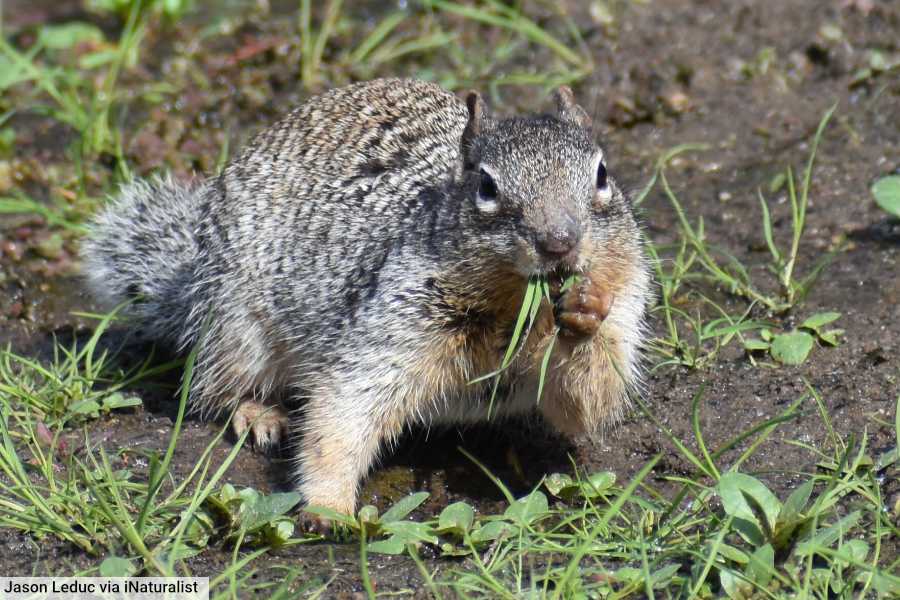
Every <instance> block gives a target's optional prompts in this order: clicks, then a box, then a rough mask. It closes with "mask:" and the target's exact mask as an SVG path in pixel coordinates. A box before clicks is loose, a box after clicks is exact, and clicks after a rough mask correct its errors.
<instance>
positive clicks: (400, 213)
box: [82, 79, 467, 349]
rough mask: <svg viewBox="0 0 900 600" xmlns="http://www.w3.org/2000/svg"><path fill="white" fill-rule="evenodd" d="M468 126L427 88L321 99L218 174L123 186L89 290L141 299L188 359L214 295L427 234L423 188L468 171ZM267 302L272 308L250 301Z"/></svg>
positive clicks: (357, 261)
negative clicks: (464, 164) (413, 232)
mask: <svg viewBox="0 0 900 600" xmlns="http://www.w3.org/2000/svg"><path fill="white" fill-rule="evenodd" d="M466 121H467V112H466V108H465V106H464V105H463V104H462V102H461V101H460V100H459V99H458V98H456V96H454V95H453V94H452V93H450V92H448V91H446V90H444V89H442V88H440V87H439V86H437V85H435V84H433V83H428V82H423V81H417V80H408V79H379V80H374V81H370V82H364V83H358V84H354V85H350V86H347V87H344V88H338V89H334V90H331V91H329V92H326V93H324V94H322V95H320V96H316V97H313V98H311V99H309V100H308V101H307V102H305V103H304V104H302V105H301V106H299V107H298V108H296V109H294V110H293V111H291V112H290V113H288V114H287V115H286V116H285V117H284V118H282V119H281V120H280V121H279V122H277V123H276V124H274V125H273V126H271V127H269V128H267V129H265V130H264V131H262V132H260V133H258V134H257V135H256V136H255V137H253V138H252V139H251V141H250V142H249V144H248V145H247V147H246V148H245V149H244V150H243V151H242V152H241V153H240V154H239V155H238V156H237V157H235V158H234V159H232V160H231V161H230V162H229V164H228V165H227V166H226V168H225V169H224V171H223V172H222V174H221V175H219V176H218V177H214V178H211V179H209V180H208V181H206V182H204V183H203V184H199V185H184V184H180V183H176V182H174V181H173V180H172V179H171V178H157V179H152V180H150V181H147V182H145V181H140V180H135V181H133V182H131V183H129V184H126V185H125V186H123V188H122V189H121V190H120V192H119V196H118V198H117V200H116V201H115V202H113V203H112V204H111V205H110V206H109V207H107V209H106V210H104V211H103V212H101V214H100V215H99V216H98V217H97V218H96V219H95V221H94V223H93V225H92V229H91V232H90V234H89V235H88V237H87V240H86V242H85V244H84V247H83V250H82V254H83V257H84V262H85V269H84V270H85V273H86V276H87V278H88V281H89V285H90V287H91V288H92V291H93V292H94V295H95V297H97V298H99V299H101V300H104V301H105V303H106V304H107V305H108V306H110V307H111V306H114V305H116V304H118V303H120V302H123V301H126V300H129V299H134V300H135V302H134V304H133V305H132V306H130V307H129V309H128V311H129V312H130V313H131V314H132V315H133V316H135V317H137V319H138V321H139V323H140V325H142V326H143V328H144V330H145V332H146V333H147V334H148V336H149V337H151V338H156V339H162V340H165V341H168V342H170V343H173V344H174V345H175V346H176V347H178V348H180V349H184V348H185V347H188V346H190V345H191V344H193V343H194V342H195V341H196V336H197V334H198V327H199V325H198V323H199V322H201V321H202V319H203V315H202V314H199V311H202V310H204V309H208V308H209V307H208V306H206V303H205V301H204V299H203V298H204V297H205V296H209V295H210V294H216V295H219V296H227V295H229V290H228V289H223V288H229V289H241V288H244V287H245V286H247V285H250V284H251V283H253V282H254V281H257V278H258V277H260V276H262V277H269V278H270V280H273V281H275V280H278V279H279V278H281V277H285V276H289V277H291V278H292V279H294V280H302V279H306V278H313V277H314V278H318V277H320V276H321V274H322V273H323V272H335V271H337V272H340V271H343V272H344V273H345V275H347V274H348V273H349V272H351V271H354V270H356V271H365V270H366V269H365V266H366V262H367V261H376V262H377V260H378V256H379V254H383V253H384V251H385V249H386V248H387V246H389V245H390V241H391V239H392V238H395V237H397V236H398V235H401V234H402V231H403V230H404V229H410V228H414V227H415V226H416V222H415V221H416V219H418V218H420V217H421V212H420V211H419V210H417V208H419V205H420V204H421V202H422V195H423V192H424V191H425V190H429V189H434V187H435V185H440V182H441V181H442V180H445V179H447V178H448V177H450V176H452V174H453V171H454V169H458V164H459V162H460V161H459V153H460V148H459V139H460V136H461V134H462V131H463V129H464V128H465V125H466ZM379 223H382V224H383V225H382V226H379ZM285 231H290V232H292V235H291V236H289V237H287V236H285V235H284V232H285ZM282 291H286V290H282ZM275 293H280V292H275ZM262 298H268V299H269V300H272V298H271V296H270V295H268V294H263V293H260V294H256V295H255V297H254V298H248V301H249V302H253V301H260V300H261V299H262ZM310 299H313V300H314V298H313V297H310ZM322 300H325V298H322ZM332 300H333V299H332ZM213 302H214V301H213ZM260 308H261V309H262V310H271V309H272V308H273V306H271V305H268V306H265V307H260ZM293 308H295V309H296V308H298V307H297V306H294V307H293ZM187 315H189V318H186V316H187Z"/></svg>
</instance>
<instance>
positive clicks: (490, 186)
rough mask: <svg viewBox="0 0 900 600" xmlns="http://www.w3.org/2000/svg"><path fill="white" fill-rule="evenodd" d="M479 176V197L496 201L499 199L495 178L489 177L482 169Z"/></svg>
mask: <svg viewBox="0 0 900 600" xmlns="http://www.w3.org/2000/svg"><path fill="white" fill-rule="evenodd" d="M479 175H480V176H481V183H479V184H478V195H479V196H481V197H482V198H484V199H485V200H495V199H496V198H497V184H496V183H494V178H493V177H491V176H490V175H488V173H487V171H485V170H484V169H481V172H480V173H479Z"/></svg>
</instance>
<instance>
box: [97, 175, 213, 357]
mask: <svg viewBox="0 0 900 600" xmlns="http://www.w3.org/2000/svg"><path fill="white" fill-rule="evenodd" d="M206 191H207V189H206V186H204V185H202V184H201V185H195V186H189V185H184V184H179V183H176V182H175V181H173V180H172V179H171V178H165V179H161V178H157V179H154V180H151V181H139V180H135V181H133V182H131V183H129V184H127V185H125V186H124V187H123V188H122V189H121V191H120V193H119V197H118V199H117V200H116V201H115V202H113V203H112V204H111V205H110V206H109V207H108V208H106V209H105V210H104V211H102V212H101V213H100V214H99V216H98V217H97V218H96V219H95V221H94V222H93V224H92V225H91V228H90V232H89V234H88V237H87V239H86V240H85V241H84V242H83V244H82V259H83V269H84V271H83V272H84V275H85V277H86V278H87V280H88V283H89V286H90V288H91V290H92V291H93V293H94V296H95V297H96V298H97V299H98V300H101V301H102V302H104V303H105V304H107V305H108V306H107V308H111V307H112V306H115V305H117V304H119V303H121V302H124V301H125V300H130V299H134V303H133V304H131V305H130V307H129V309H128V313H129V314H130V315H131V316H133V317H136V318H137V319H138V320H139V321H140V323H139V324H140V326H141V327H142V328H144V329H145V330H146V331H145V333H147V334H148V335H149V336H150V337H152V338H155V339H162V340H165V341H167V342H169V343H171V344H174V345H176V346H178V347H184V346H186V345H189V344H191V343H192V342H193V341H194V340H193V338H194V337H195V335H196V324H195V323H191V322H190V321H191V317H190V315H191V312H192V309H193V307H194V306H195V303H196V300H197V299H196V297H195V296H196V285H195V280H196V278H195V276H194V267H195V263H196V260H197V257H198V254H199V249H198V245H197V238H196V233H195V231H196V228H197V226H198V223H199V220H200V203H201V200H202V196H203V194H204V193H206Z"/></svg>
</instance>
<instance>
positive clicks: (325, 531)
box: [298, 511, 331, 536]
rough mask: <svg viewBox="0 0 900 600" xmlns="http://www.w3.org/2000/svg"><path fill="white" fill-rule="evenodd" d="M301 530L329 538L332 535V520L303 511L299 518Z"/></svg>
mask: <svg viewBox="0 0 900 600" xmlns="http://www.w3.org/2000/svg"><path fill="white" fill-rule="evenodd" d="M298 521H299V523H300V529H302V530H303V531H304V532H306V533H312V534H317V535H321V536H328V535H329V534H330V533H331V519H327V518H325V517H320V516H319V515H314V514H312V513H308V512H306V511H303V512H301V513H300V516H299V517H298Z"/></svg>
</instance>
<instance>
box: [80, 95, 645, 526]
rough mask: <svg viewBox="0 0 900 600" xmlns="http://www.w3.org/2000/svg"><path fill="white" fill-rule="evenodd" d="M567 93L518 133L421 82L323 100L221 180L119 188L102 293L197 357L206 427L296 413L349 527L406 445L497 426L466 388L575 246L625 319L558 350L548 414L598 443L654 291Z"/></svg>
mask: <svg viewBox="0 0 900 600" xmlns="http://www.w3.org/2000/svg"><path fill="white" fill-rule="evenodd" d="M568 97H570V93H569V96H566V95H565V94H561V95H560V96H559V98H561V99H560V100H559V102H560V106H559V109H558V112H557V114H556V116H537V117H527V118H510V119H494V118H491V117H490V116H488V115H487V114H483V110H484V109H483V104H482V103H481V102H480V99H478V98H477V97H476V96H471V97H470V99H469V106H468V107H467V105H466V104H465V103H463V102H461V101H460V100H459V99H458V98H457V97H456V96H454V95H453V94H451V93H449V92H446V91H444V90H442V89H441V88H439V87H438V86H436V85H434V84H431V83H425V82H421V81H412V80H399V79H385V80H376V81H372V82H368V83H361V84H356V85H352V86H349V87H345V88H341V89H336V90H332V91H330V92H328V93H326V94H323V95H321V96H318V97H315V98H312V99H310V100H309V101H308V102H306V103H305V104H303V105H302V106H300V107H299V108H297V109H296V110H294V111H293V112H291V113H289V114H288V115H287V116H286V117H285V118H284V119H282V120H281V121H280V122H278V123H277V124H275V125H274V126H272V127H270V128H269V129H267V130H265V131H263V132H261V133H260V134H258V135H257V136H256V137H255V138H254V139H253V140H252V141H251V142H250V144H249V145H248V147H247V148H246V149H245V150H244V151H243V152H242V153H240V154H239V155H238V156H237V157H236V158H234V159H233V160H231V162H230V163H229V164H228V165H227V166H226V168H225V169H224V171H223V173H222V174H221V175H220V176H218V177H212V178H210V179H208V180H207V181H206V182H204V183H202V184H200V185H197V186H194V187H187V186H184V185H181V184H178V183H175V182H173V181H171V180H169V179H160V180H155V181H154V182H152V183H143V182H135V183H132V184H129V185H127V186H126V187H125V188H124V189H123V190H122V192H121V195H120V199H119V200H118V201H117V202H116V203H114V204H113V205H111V206H110V208H109V209H108V210H107V211H106V212H104V213H102V214H101V215H100V216H99V217H98V218H97V220H96V222H95V224H94V227H93V230H92V233H91V235H90V236H89V239H88V240H87V241H86V243H85V247H84V256H85V271H86V275H87V276H88V278H89V279H90V285H91V288H92V289H93V290H94V292H95V293H96V294H97V296H99V297H101V298H104V299H106V300H108V301H109V302H110V303H116V302H120V301H122V300H125V299H127V298H131V297H137V298H139V299H138V301H137V302H135V303H134V304H133V306H132V308H131V309H130V310H131V312H132V314H133V315H134V316H135V317H137V319H138V320H139V322H140V323H141V325H142V326H143V327H144V328H145V329H146V330H147V331H148V332H149V333H150V335H151V336H153V337H155V338H158V339H161V340H164V341H166V342H168V343H169V344H172V345H174V346H175V347H176V348H177V349H179V350H182V351H183V350H186V349H189V348H190V347H192V346H193V345H194V344H198V343H199V344H200V346H199V355H198V364H197V369H196V376H195V379H194V382H193V387H192V390H191V395H192V402H193V405H194V406H195V407H196V409H197V410H200V411H202V412H204V413H206V414H219V413H221V412H222V411H226V410H231V409H233V408H236V407H238V406H239V404H240V403H242V402H246V401H248V400H256V401H259V402H265V401H267V400H268V399H271V398H276V397H278V396H279V394H291V395H292V396H293V397H294V398H295V399H297V400H298V401H299V402H298V404H300V405H301V408H300V409H298V413H297V414H294V415H291V426H292V429H293V433H294V435H296V436H297V437H298V438H299V439H300V442H299V449H298V452H297V457H296V458H297V475H296V481H297V485H298V488H299V489H300V491H301V492H303V494H304V495H305V497H306V499H307V501H308V502H312V503H315V504H324V505H327V506H330V507H331V508H335V509H337V510H343V511H352V510H353V508H354V505H355V502H356V494H357V486H358V483H359V481H360V479H361V478H362V477H363V476H364V475H365V473H366V471H367V470H368V469H369V468H370V466H371V464H372V463H373V461H374V460H375V458H376V456H377V453H378V449H379V447H380V446H381V445H382V444H384V443H386V442H387V443H390V442H391V441H392V440H394V439H395V438H396V436H397V435H398V434H399V433H400V432H401V431H402V429H403V427H405V426H407V425H409V424H412V423H425V424H428V423H431V422H433V421H436V420H437V421H472V420H478V419H482V418H484V416H485V404H486V402H485V399H486V397H487V396H488V391H489V385H488V384H485V385H467V382H468V381H469V380H471V379H472V378H475V377H477V376H479V375H482V374H484V373H485V372H487V371H488V370H490V368H491V366H492V365H493V366H494V367H495V366H496V365H497V364H498V363H499V360H500V357H501V355H502V352H503V350H504V349H505V348H504V346H505V342H504V340H508V336H509V331H510V327H511V320H512V316H514V315H515V313H516V311H517V310H518V306H519V303H520V301H521V297H522V292H523V290H524V286H525V282H526V280H527V277H528V276H529V275H533V274H538V273H551V272H553V270H554V269H555V268H557V267H558V262H559V261H556V260H555V259H554V260H550V259H548V258H547V257H546V256H545V255H542V254H541V252H540V248H541V247H542V246H541V244H542V243H543V241H546V239H551V240H553V239H557V238H559V237H560V236H563V237H564V235H570V238H571V236H574V238H571V239H570V238H565V239H566V240H567V243H572V244H576V246H575V250H574V251H573V253H571V254H570V255H567V256H568V258H567V260H569V264H568V268H569V269H570V270H572V271H574V272H579V273H582V272H584V273H592V274H593V277H594V278H595V279H598V280H602V281H603V282H605V283H598V284H597V285H598V286H606V288H609V289H610V290H611V291H610V292H609V293H610V294H611V296H610V297H614V299H615V302H614V303H613V304H612V309H611V310H610V311H609V315H608V317H606V319H605V320H604V321H603V325H602V328H601V330H600V333H598V334H597V335H595V336H594V338H592V339H589V340H587V341H579V342H578V343H572V344H569V345H568V346H566V345H565V344H561V345H560V346H561V347H560V349H559V350H556V349H555V350H554V352H555V354H554V357H555V359H554V361H552V362H551V375H550V377H549V380H548V386H550V387H552V390H551V389H550V387H548V389H547V391H546V392H545V395H546V396H547V398H546V399H542V400H541V402H542V408H541V410H542V411H543V412H544V413H545V416H547V417H548V419H549V420H550V422H551V423H553V424H554V425H556V426H557V427H558V428H560V429H563V430H566V431H572V432H574V433H577V432H579V431H585V432H590V431H593V430H595V429H596V428H597V426H599V425H600V424H602V423H603V422H605V421H607V420H608V419H609V418H610V417H614V416H615V415H617V414H618V413H619V412H620V410H621V407H622V406H624V402H625V391H626V390H627V388H628V387H629V386H633V385H634V384H635V383H636V382H637V381H638V378H639V377H638V367H637V365H638V362H639V357H638V352H639V346H640V342H641V337H642V333H641V323H642V317H643V313H644V307H645V303H646V299H647V295H648V285H649V284H648V276H647V269H646V263H645V260H644V255H643V252H642V250H641V242H640V235H639V231H638V228H637V226H636V224H635V221H634V218H633V216H632V212H631V207H630V205H629V203H628V201H627V199H626V198H625V197H624V195H623V194H622V192H621V191H620V190H619V188H618V187H617V186H616V185H615V183H614V181H613V180H611V179H610V180H609V183H608V186H607V187H605V188H604V189H602V190H599V191H598V189H597V173H596V172H597V166H598V164H604V163H605V159H604V158H603V156H602V153H601V152H600V150H599V148H598V147H597V146H596V144H595V142H594V140H593V139H592V136H591V134H590V131H589V129H588V128H586V126H587V123H586V122H585V120H584V119H586V117H585V115H584V113H583V111H581V109H579V108H578V107H577V106H574V105H572V104H571V103H569V102H568V101H567V98H568ZM485 173H487V174H489V176H490V178H491V179H492V181H493V183H494V184H495V187H496V190H497V194H496V196H492V197H491V198H485V197H483V196H484V194H483V193H482V192H481V191H479V190H483V189H485V188H484V185H485V184H484V183H483V181H482V180H483V178H485V177H487V175H485ZM567 232H568V233H567ZM548 236H549V238H548ZM554 236H556V237H554ZM561 239H562V238H561ZM598 289H599V288H598ZM598 293H600V292H598ZM542 310H543V312H542V314H544V313H546V315H548V316H547V317H546V321H547V323H548V325H547V327H545V328H544V329H543V330H541V329H540V328H539V327H535V330H534V331H533V332H532V334H531V336H530V338H529V340H532V339H533V344H532V347H531V348H530V349H528V348H526V349H525V350H524V351H523V352H521V353H520V356H519V358H517V362H516V364H514V366H513V368H511V369H510V370H509V372H508V373H507V375H506V376H505V378H504V382H503V385H504V391H505V392H506V396H508V398H507V399H506V400H504V401H502V402H500V405H499V408H500V412H501V413H513V412H521V411H533V410H534V407H535V395H534V391H535V382H536V377H535V373H536V370H537V369H536V366H535V361H537V362H539V359H540V356H542V352H541V348H543V347H545V345H546V341H547V340H548V339H549V334H550V333H552V332H551V330H552V327H553V325H552V323H553V311H552V309H550V308H549V307H546V309H542ZM510 315H512V316H510ZM207 316H210V317H211V320H210V321H209V323H210V326H209V330H208V332H207V333H206V335H204V336H203V339H198V338H199V333H200V327H201V324H202V323H203V322H204V320H205V319H206V317H207ZM604 316H606V315H604ZM542 336H543V337H542ZM601 338H602V339H601ZM610 348H611V350H610ZM610 352H611V354H610ZM610 356H612V357H613V358H612V359H610ZM611 360H612V361H613V362H615V363H616V365H615V369H614V368H612V367H611V365H610V364H609V363H610V361H611ZM614 371H620V372H621V375H619V374H615V373H613V372H614ZM554 373H556V374H557V375H556V378H555V379H554V375H553V374H554ZM544 404H546V405H547V407H546V408H544V407H543V405H544ZM272 427H277V425H272ZM270 433H271V434H272V435H271V438H266V437H264V438H263V439H272V438H277V433H275V432H270Z"/></svg>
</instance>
